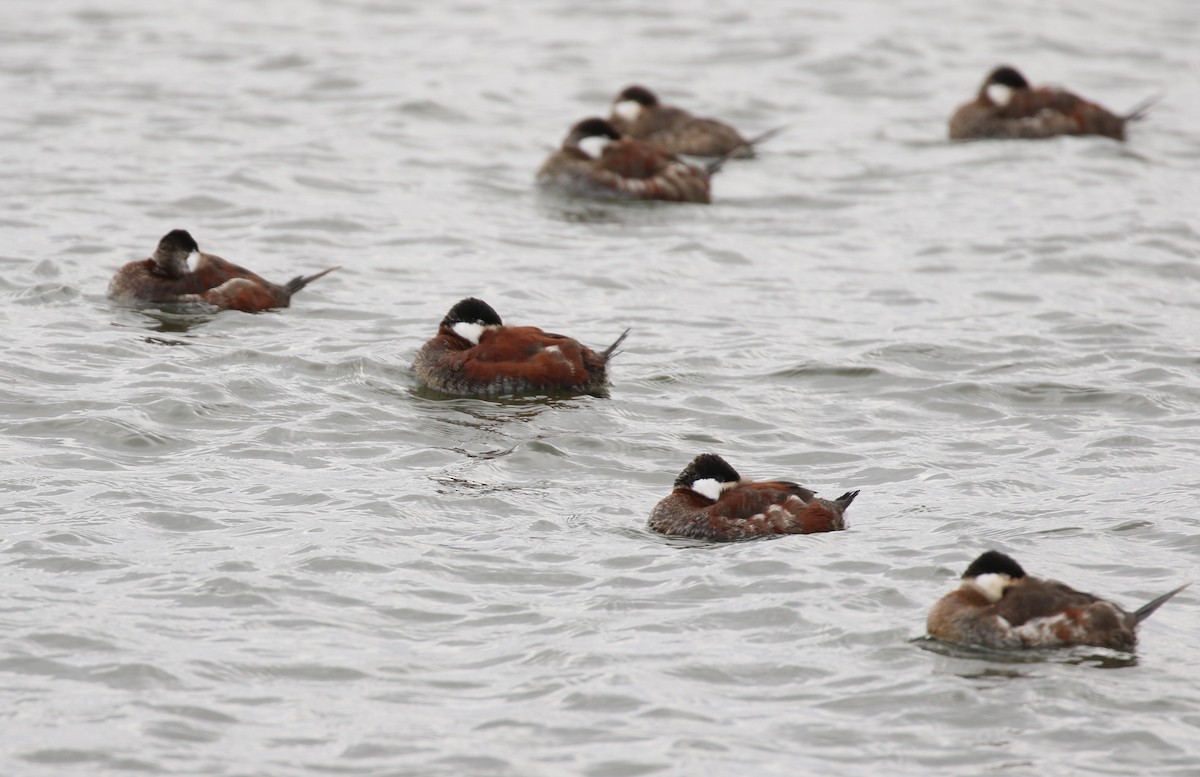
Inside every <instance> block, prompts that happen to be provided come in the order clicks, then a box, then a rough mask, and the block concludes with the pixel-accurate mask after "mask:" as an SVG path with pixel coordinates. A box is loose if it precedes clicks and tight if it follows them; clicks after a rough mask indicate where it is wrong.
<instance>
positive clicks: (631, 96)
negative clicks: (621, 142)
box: [609, 84, 782, 159]
mask: <svg viewBox="0 0 1200 777" xmlns="http://www.w3.org/2000/svg"><path fill="white" fill-rule="evenodd" d="M609 121H610V122H612V124H613V126H614V127H616V128H617V131H618V132H620V133H622V134H623V135H627V136H629V137H631V138H636V139H637V140H644V141H646V142H647V143H652V144H654V145H656V146H658V147H660V148H662V149H663V150H665V151H668V152H670V153H672V154H686V155H688V156H701V157H732V158H734V159H748V158H751V157H753V156H754V147H755V146H756V145H758V144H759V143H762V142H763V141H764V140H766V139H768V138H770V137H772V136H774V135H776V134H778V133H779V132H780V131H781V130H782V128H779V129H774V130H771V131H769V132H765V133H763V134H762V135H760V136H758V137H756V138H751V139H747V138H745V137H742V134H741V133H740V132H738V131H737V130H736V129H734V128H733V127H731V126H730V125H728V124H726V123H725V122H723V121H718V120H717V119H705V118H701V117H698V116H693V115H692V114H691V113H689V112H687V111H686V110H684V109H683V108H676V107H675V106H673V105H663V104H662V103H661V102H660V101H659V99H658V95H656V94H655V93H654V92H652V91H650V90H649V89H647V88H646V87H644V86H639V85H636V84H635V85H633V86H627V87H625V88H624V89H622V90H621V91H620V93H619V94H617V96H616V98H614V99H613V105H612V115H611V116H610V118H609Z"/></svg>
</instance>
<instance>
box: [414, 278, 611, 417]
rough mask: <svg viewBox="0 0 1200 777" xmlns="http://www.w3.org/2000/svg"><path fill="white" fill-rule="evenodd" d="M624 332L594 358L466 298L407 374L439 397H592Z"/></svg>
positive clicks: (586, 350)
mask: <svg viewBox="0 0 1200 777" xmlns="http://www.w3.org/2000/svg"><path fill="white" fill-rule="evenodd" d="M628 334H629V330H628V329H626V330H625V331H624V332H622V333H621V336H620V337H618V338H617V339H616V341H615V342H613V344H612V345H610V346H608V347H607V348H605V349H604V350H603V351H600V352H599V353H597V352H596V351H593V350H592V349H591V348H588V347H587V346H585V345H583V344H581V343H580V342H579V341H578V340H575V339H573V338H570V337H566V336H564V335H556V334H551V333H549V332H543V331H542V330H541V329H538V328H537V327H533V326H505V325H504V322H503V321H501V320H500V316H499V314H497V313H496V311H495V310H493V309H492V306H491V305H489V304H487V303H486V302H484V301H483V300H481V299H476V298H475V297H468V298H467V299H464V300H461V301H459V302H458V303H456V304H455V305H454V307H452V308H450V312H448V313H447V314H446V316H445V318H443V319H442V321H441V323H440V324H439V325H438V331H437V334H436V335H434V336H433V338H432V339H430V340H429V341H428V342H426V343H425V345H423V346H422V347H421V350H420V351H419V352H418V353H417V358H416V360H415V361H414V362H413V372H415V373H416V375H417V378H418V379H420V381H421V382H422V383H424V384H425V385H426V386H429V387H430V388H432V389H435V390H437V391H440V392H442V393H444V394H454V395H456V396H485V397H486V396H498V395H503V394H539V393H562V392H565V393H572V394H594V393H599V392H601V391H603V390H604V388H605V386H606V385H607V383H608V362H609V360H610V359H611V358H612V357H613V356H614V355H615V354H616V353H617V348H618V347H620V345H621V343H622V342H624V340H625V337H626V335H628Z"/></svg>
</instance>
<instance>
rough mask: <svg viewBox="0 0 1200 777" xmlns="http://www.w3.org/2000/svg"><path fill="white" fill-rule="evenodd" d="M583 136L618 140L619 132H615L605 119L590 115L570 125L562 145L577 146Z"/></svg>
mask: <svg viewBox="0 0 1200 777" xmlns="http://www.w3.org/2000/svg"><path fill="white" fill-rule="evenodd" d="M584 138H608V139H609V140H619V139H620V138H621V133H620V132H617V128H616V127H614V126H613V125H612V124H611V123H610V122H609V121H608V120H607V119H601V118H597V117H592V118H590V119H584V120H583V121H580V122H576V123H575V126H573V127H571V131H570V132H568V133H567V140H566V142H565V143H564V144H563V145H566V146H578V145H579V141H581V140H583V139H584Z"/></svg>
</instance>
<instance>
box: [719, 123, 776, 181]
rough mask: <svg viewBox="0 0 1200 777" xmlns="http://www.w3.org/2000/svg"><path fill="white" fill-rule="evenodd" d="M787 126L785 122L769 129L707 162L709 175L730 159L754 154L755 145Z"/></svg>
mask: <svg viewBox="0 0 1200 777" xmlns="http://www.w3.org/2000/svg"><path fill="white" fill-rule="evenodd" d="M787 128H788V125H786V124H784V125H783V126H781V127H776V128H775V129H769V130H767V131H766V132H764V133H763V134H761V135H759V136H757V137H753V138H750V139H749V140H747V141H746V142H745V143H743V144H742V145H740V146H738V147H737V148H735V149H733V150H732V151H730V152H729V153H728V154H726V155H725V156H722V157H719V158H717V159H714V160H713V161H711V162H709V163H708V164H706V165H705V166H704V170H705V171H706V172H707V173H708V174H709V175H713V174H714V173H716V172H717V171H718V170H720V169H721V168H722V167H724V166H725V163H726V162H728V161H729V160H730V159H740V158H741V157H743V156H748V157H749V156H754V147H755V146H757V145H758V144H759V143H762V142H763V141H764V140H770V139H771V138H773V137H775V136H776V135H778V134H779V133H780V132H783V131H784V130H785V129H787Z"/></svg>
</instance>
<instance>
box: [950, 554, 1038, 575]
mask: <svg viewBox="0 0 1200 777" xmlns="http://www.w3.org/2000/svg"><path fill="white" fill-rule="evenodd" d="M981 575H1005V576H1007V577H1010V578H1012V579H1013V580H1020V579H1021V578H1022V577H1025V570H1024V569H1021V565H1020V564H1018V563H1017V562H1016V561H1014V560H1013V559H1012V557H1011V556H1006V555H1004V554H1003V553H1001V552H1000V551H998V550H989V551H988V552H986V553H984V554H982V555H981V556H980V557H979V558H977V559H975V560H974V561H972V562H971V566H969V567H967V571H966V572H963V574H962V576H963V579H968V578H973V577H980V576H981Z"/></svg>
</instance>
